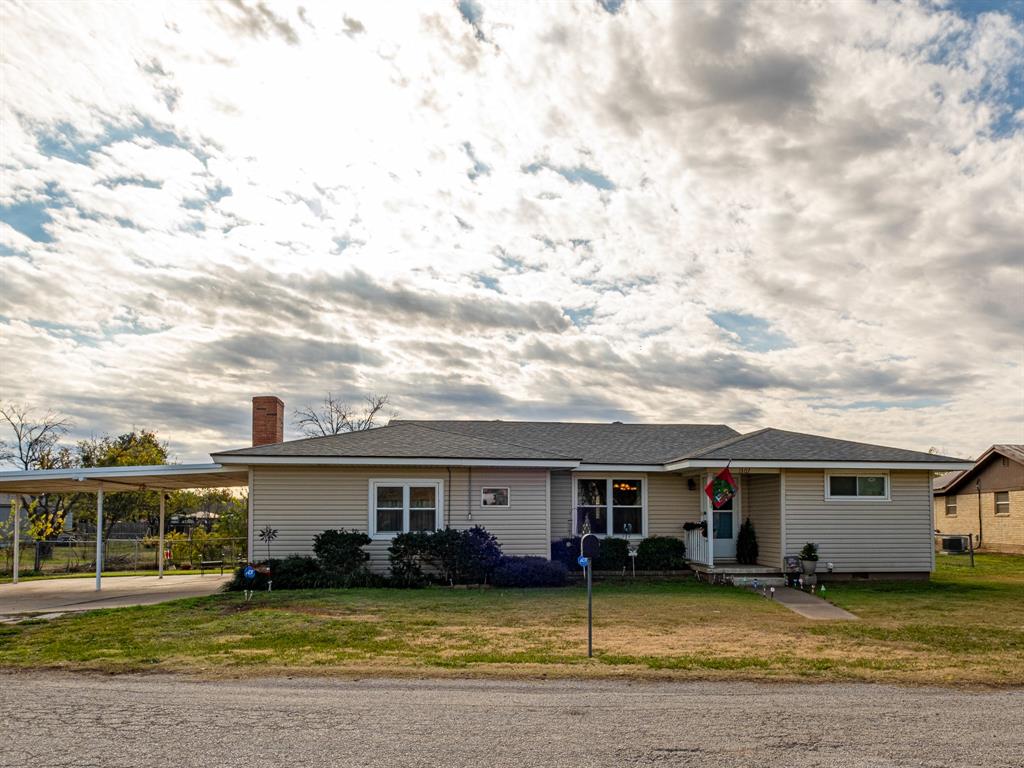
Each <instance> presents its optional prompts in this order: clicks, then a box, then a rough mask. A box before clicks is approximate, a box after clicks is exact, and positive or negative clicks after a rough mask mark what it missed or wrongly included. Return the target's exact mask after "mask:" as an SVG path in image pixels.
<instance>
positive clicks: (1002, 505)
mask: <svg viewBox="0 0 1024 768" xmlns="http://www.w3.org/2000/svg"><path fill="white" fill-rule="evenodd" d="M996 514H997V515H1008V514H1010V492H1009V491H997V492H996Z"/></svg>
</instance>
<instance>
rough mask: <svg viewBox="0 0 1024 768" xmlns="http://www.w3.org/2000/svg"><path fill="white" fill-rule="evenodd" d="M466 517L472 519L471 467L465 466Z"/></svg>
mask: <svg viewBox="0 0 1024 768" xmlns="http://www.w3.org/2000/svg"><path fill="white" fill-rule="evenodd" d="M466 519H467V520H469V521H472V520H473V467H471V466H470V467H466Z"/></svg>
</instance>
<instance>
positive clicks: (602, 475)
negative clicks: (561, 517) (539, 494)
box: [570, 472, 651, 541]
mask: <svg viewBox="0 0 1024 768" xmlns="http://www.w3.org/2000/svg"><path fill="white" fill-rule="evenodd" d="M580 480H604V481H605V482H606V491H605V493H606V494H607V496H606V499H607V500H606V502H605V509H607V510H608V533H596V534H594V535H595V536H597V537H599V538H602V539H604V538H610V539H628V540H629V541H640V540H641V539H644V538H646V537H648V536H650V535H651V534H650V526H649V523H648V504H647V487H648V485H649V484H650V483H649V482H648V479H647V473H646V472H573V473H572V527H571V528H570V531H571V533H572V535H573V536H579V535H580V532H579V531H578V530H577V529H576V526H577V515H576V510H577V509H578V508H579V506H580V505H579V481H580ZM615 480H639V481H640V503H641V506H640V520H641V525H642V526H643V531H642V532H641V533H630V534H624V533H615V512H614V504H613V502H612V498H613V497H612V485H611V484H612V482H613V481H615Z"/></svg>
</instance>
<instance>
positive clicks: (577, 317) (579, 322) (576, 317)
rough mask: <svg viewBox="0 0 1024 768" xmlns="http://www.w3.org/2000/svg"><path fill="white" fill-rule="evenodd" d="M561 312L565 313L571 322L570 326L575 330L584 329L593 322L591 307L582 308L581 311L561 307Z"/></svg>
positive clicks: (592, 309)
mask: <svg viewBox="0 0 1024 768" xmlns="http://www.w3.org/2000/svg"><path fill="white" fill-rule="evenodd" d="M562 311H563V312H565V314H566V316H567V317H568V318H569V319H570V320H572V324H573V325H575V326H576V327H577V328H584V327H586V326H588V325H590V324H591V323H592V322H593V321H594V308H593V307H583V308H581V309H570V308H568V307H563V308H562Z"/></svg>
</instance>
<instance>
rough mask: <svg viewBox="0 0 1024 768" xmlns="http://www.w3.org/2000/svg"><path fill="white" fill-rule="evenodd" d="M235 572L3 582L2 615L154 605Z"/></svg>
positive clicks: (214, 585) (202, 591) (217, 583)
mask: <svg viewBox="0 0 1024 768" xmlns="http://www.w3.org/2000/svg"><path fill="white" fill-rule="evenodd" d="M230 580H231V576H229V575H227V574H225V575H224V576H221V575H219V574H206V575H205V576H200V575H199V574H195V575H191V574H190V575H188V576H165V577H164V578H163V579H161V578H159V577H157V576H108V577H107V578H105V579H103V589H102V590H101V591H99V592H97V591H96V581H95V579H40V580H38V581H23V582H21V583H20V584H0V617H3V616H15V615H18V614H25V613H44V614H45V613H65V612H67V611H91V610H93V609H95V608H119V607H121V606H125V605H152V604H154V603H163V602H166V601H167V600H177V599H178V598H181V597H200V596H202V595H210V594H213V593H214V592H217V591H218V590H220V588H221V587H222V586H223V585H224V584H225V583H226V582H228V581H230Z"/></svg>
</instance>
